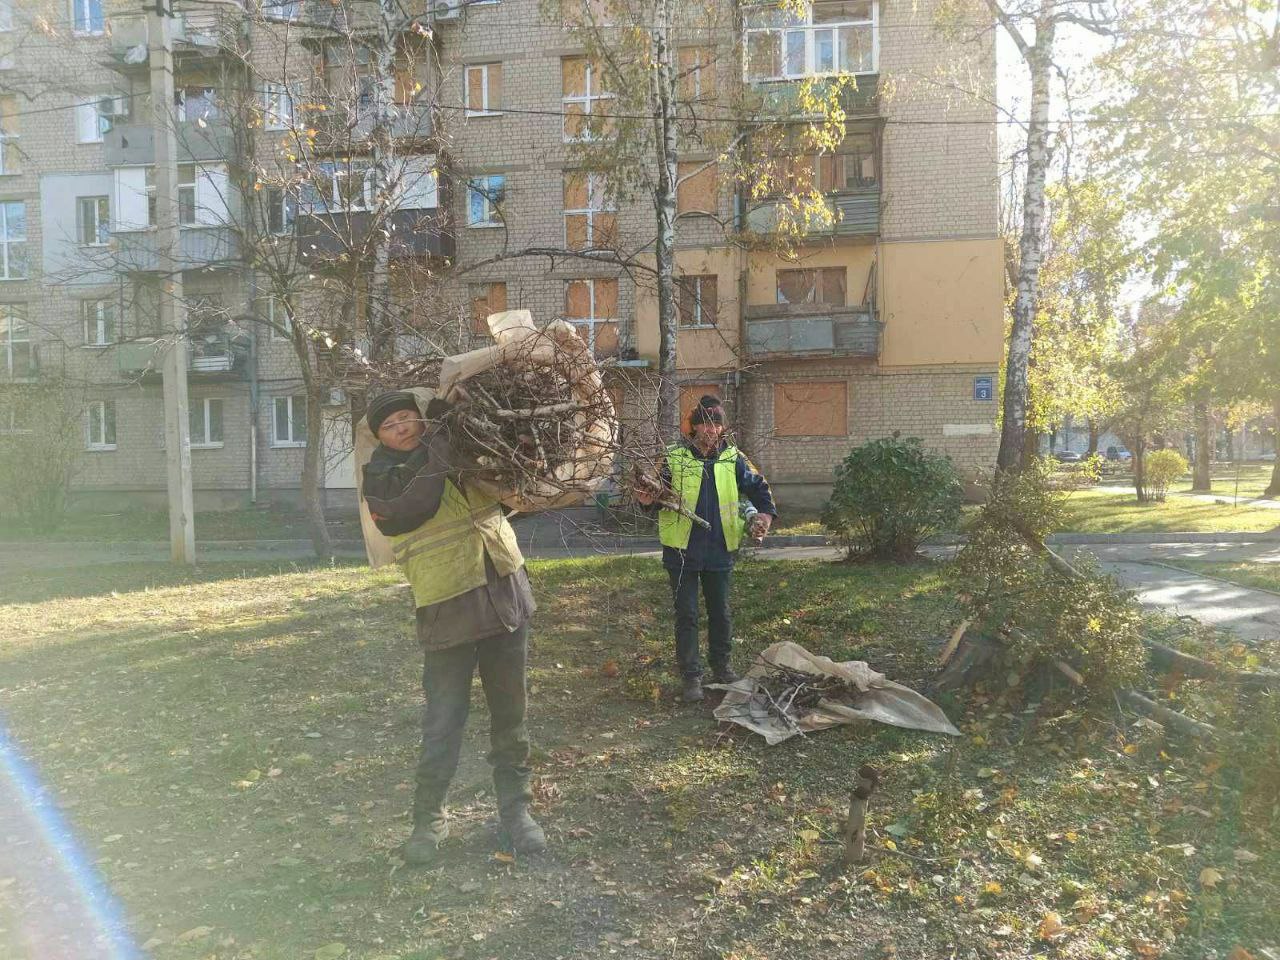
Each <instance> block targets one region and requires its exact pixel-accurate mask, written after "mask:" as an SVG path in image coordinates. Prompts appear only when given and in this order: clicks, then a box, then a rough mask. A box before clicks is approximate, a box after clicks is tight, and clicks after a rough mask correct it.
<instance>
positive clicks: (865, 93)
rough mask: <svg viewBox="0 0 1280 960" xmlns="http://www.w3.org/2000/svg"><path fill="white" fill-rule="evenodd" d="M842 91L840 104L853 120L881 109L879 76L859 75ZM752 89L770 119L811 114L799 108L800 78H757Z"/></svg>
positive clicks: (799, 118) (803, 116) (798, 118)
mask: <svg viewBox="0 0 1280 960" xmlns="http://www.w3.org/2000/svg"><path fill="white" fill-rule="evenodd" d="M853 81H854V82H853V83H852V84H850V85H848V86H846V87H845V88H844V89H843V90H842V91H841V92H840V106H841V107H842V108H843V109H844V112H845V113H846V114H847V115H848V117H849V119H850V120H856V119H858V118H859V117H874V116H878V115H879V112H880V77H879V75H878V74H874V73H870V74H863V75H861V76H856V77H854V78H853ZM752 89H753V90H754V91H755V93H756V94H757V95H758V96H759V97H761V99H762V103H761V106H760V113H761V115H762V116H764V117H768V118H770V119H790V120H803V119H805V118H806V117H808V116H811V115H810V114H806V113H804V111H802V110H801V108H800V81H798V80H783V81H773V80H770V81H758V82H756V83H753V84H752Z"/></svg>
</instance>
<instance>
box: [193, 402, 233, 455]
mask: <svg viewBox="0 0 1280 960" xmlns="http://www.w3.org/2000/svg"><path fill="white" fill-rule="evenodd" d="M222 400H223V398H222V397H200V398H199V399H198V400H196V401H195V402H196V403H199V407H194V406H192V401H191V400H190V399H188V401H187V421H188V423H187V435H188V437H190V438H191V440H190V442H191V449H192V450H221V449H222V448H223V447H224V446H226V440H225V437H226V434H225V433H224V429H225V420H224V419H223V414H224V413H225V411H226V407H225V405H224V404H223V402H222ZM215 403H216V404H217V405H218V434H219V436H221V437H222V438H223V439H219V440H210V439H209V433H210V430H209V427H210V426H211V425H212V423H213V417H212V416H211V414H212V411H213V404H215ZM197 409H198V410H199V411H200V417H199V420H200V424H201V427H202V428H203V434H202V436H203V437H204V439H203V440H200V441H198V442H197V441H196V440H195V435H196V433H195V430H193V429H191V428H192V426H193V424H192V423H191V422H190V421H191V419H192V414H193V413H194V412H195V411H196V410H197Z"/></svg>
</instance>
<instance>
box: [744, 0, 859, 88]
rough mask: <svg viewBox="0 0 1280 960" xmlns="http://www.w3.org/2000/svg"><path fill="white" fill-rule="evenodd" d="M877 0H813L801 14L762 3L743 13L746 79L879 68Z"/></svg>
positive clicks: (854, 72) (818, 74) (778, 78)
mask: <svg viewBox="0 0 1280 960" xmlns="http://www.w3.org/2000/svg"><path fill="white" fill-rule="evenodd" d="M878 19H879V10H878V4H877V2H876V0H812V2H810V3H809V4H807V9H806V10H805V12H804V13H803V14H802V15H797V14H796V13H795V12H794V11H793V10H792V9H791V8H790V7H788V8H785V9H784V8H782V7H780V6H779V5H778V4H776V3H762V4H757V5H755V6H754V7H753V8H750V9H748V10H747V11H746V13H745V21H746V49H747V57H746V70H747V79H748V80H795V79H800V78H803V77H820V76H828V75H831V74H836V73H853V74H859V73H875V72H876V69H877V59H878V57H877V54H878V42H877V23H878Z"/></svg>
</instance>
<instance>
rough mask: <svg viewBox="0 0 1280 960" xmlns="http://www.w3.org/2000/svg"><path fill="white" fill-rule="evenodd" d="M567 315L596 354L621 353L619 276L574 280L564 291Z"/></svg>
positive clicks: (609, 354) (566, 285)
mask: <svg viewBox="0 0 1280 960" xmlns="http://www.w3.org/2000/svg"><path fill="white" fill-rule="evenodd" d="M564 318H565V319H566V320H568V321H569V322H570V323H572V324H573V325H574V326H576V327H577V328H578V332H579V333H581V334H582V335H583V338H584V339H585V340H586V341H587V345H588V346H589V347H591V350H592V352H593V353H594V354H595V356H597V357H613V356H617V354H618V281H617V279H616V278H609V279H599V280H570V281H569V282H568V283H566V284H565V290H564Z"/></svg>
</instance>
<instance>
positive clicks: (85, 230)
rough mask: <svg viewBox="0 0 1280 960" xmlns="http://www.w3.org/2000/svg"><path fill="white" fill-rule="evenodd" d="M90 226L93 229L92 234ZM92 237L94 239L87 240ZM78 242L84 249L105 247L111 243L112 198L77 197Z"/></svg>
mask: <svg viewBox="0 0 1280 960" xmlns="http://www.w3.org/2000/svg"><path fill="white" fill-rule="evenodd" d="M90 215H92V218H93V222H92V224H90V222H89V221H90ZM90 226H92V227H93V232H92V234H90V232H89V227H90ZM90 236H91V237H92V238H93V239H86V238H87V237H90ZM76 241H77V242H78V244H79V245H80V246H82V247H105V246H107V245H108V244H109V243H110V242H111V198H110V197H106V196H101V197H98V196H95V197H76Z"/></svg>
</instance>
